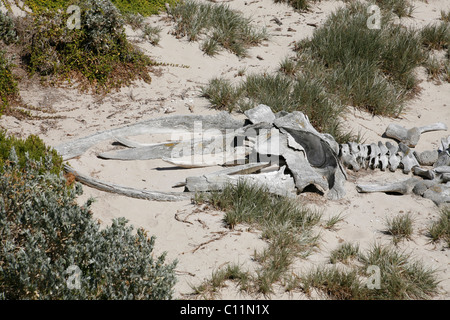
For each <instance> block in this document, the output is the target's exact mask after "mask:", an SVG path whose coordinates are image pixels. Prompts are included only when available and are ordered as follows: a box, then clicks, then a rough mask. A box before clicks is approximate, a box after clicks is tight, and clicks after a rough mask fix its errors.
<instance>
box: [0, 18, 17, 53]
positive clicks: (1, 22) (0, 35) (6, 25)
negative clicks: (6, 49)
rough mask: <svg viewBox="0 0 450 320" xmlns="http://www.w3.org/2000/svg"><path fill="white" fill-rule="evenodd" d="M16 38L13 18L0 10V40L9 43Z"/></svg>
mask: <svg viewBox="0 0 450 320" xmlns="http://www.w3.org/2000/svg"><path fill="white" fill-rule="evenodd" d="M17 40H18V38H17V32H16V27H15V23H14V20H13V18H11V17H10V16H9V15H8V14H4V13H3V12H1V11H0V41H3V42H4V43H5V44H7V45H8V44H11V43H14V42H16V41H17Z"/></svg>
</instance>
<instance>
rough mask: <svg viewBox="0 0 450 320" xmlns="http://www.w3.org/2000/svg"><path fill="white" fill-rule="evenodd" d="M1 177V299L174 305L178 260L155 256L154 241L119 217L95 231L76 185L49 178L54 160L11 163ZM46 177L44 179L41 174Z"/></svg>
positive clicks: (87, 205) (95, 223) (96, 226)
mask: <svg viewBox="0 0 450 320" xmlns="http://www.w3.org/2000/svg"><path fill="white" fill-rule="evenodd" d="M9 158H10V159H11V160H13V161H11V162H9V161H6V162H4V163H3V165H2V168H3V169H2V173H1V174H0V237H1V239H2V246H1V250H0V298H2V299H8V300H9V299H12V300H20V299H27V300H28V299H31V300H50V299H51V300H59V299H64V300H76V299H81V300H94V299H105V300H114V299H145V300H148V299H171V297H172V294H173V286H174V283H175V280H176V279H175V274H174V268H175V266H176V261H175V262H172V263H168V264H167V263H166V262H165V257H166V254H165V253H163V254H162V255H160V256H155V255H154V253H153V249H154V245H155V238H154V237H148V235H147V233H146V231H144V230H143V229H137V230H134V228H133V227H132V226H129V225H127V221H126V219H124V218H119V219H115V220H113V222H112V224H111V225H108V226H106V227H105V226H103V227H101V226H100V223H99V222H98V221H97V220H95V219H93V217H92V212H91V210H90V205H91V203H92V201H93V199H89V200H88V201H87V202H86V203H85V204H84V205H81V206H80V205H78V204H77V202H76V197H77V196H78V195H80V194H81V193H82V188H81V185H79V184H76V185H75V187H74V188H67V187H66V183H67V181H66V179H65V178H64V177H63V176H62V175H61V174H59V175H58V174H55V173H51V172H50V171H51V170H52V161H51V159H50V158H51V157H50V156H49V157H47V158H46V161H42V162H40V161H34V160H31V159H29V160H28V161H27V163H26V164H25V166H26V170H22V169H21V167H20V166H19V165H18V164H17V162H16V161H14V158H16V156H15V155H14V154H12V155H11V156H10V157H9ZM42 172H44V173H42Z"/></svg>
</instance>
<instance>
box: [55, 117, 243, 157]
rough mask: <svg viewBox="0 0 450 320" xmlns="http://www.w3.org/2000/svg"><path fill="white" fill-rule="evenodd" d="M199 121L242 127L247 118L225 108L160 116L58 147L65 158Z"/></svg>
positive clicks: (178, 129)
mask: <svg viewBox="0 0 450 320" xmlns="http://www.w3.org/2000/svg"><path fill="white" fill-rule="evenodd" d="M196 123H201V124H202V129H203V130H208V129H218V130H226V129H239V128H242V127H243V126H244V120H236V119H234V118H233V117H232V116H231V114H230V113H228V112H226V111H223V112H220V113H218V114H215V115H206V116H203V115H189V116H184V115H174V116H167V117H162V118H157V119H150V120H146V121H142V122H139V123H136V124H131V125H127V126H124V127H121V128H114V129H110V130H106V131H101V132H97V133H94V134H92V135H89V136H87V137H83V138H79V139H75V140H71V141H67V142H64V143H62V144H60V145H58V146H56V147H55V150H56V151H57V152H58V153H59V154H60V155H61V156H62V158H63V160H68V159H71V158H75V157H77V156H80V155H82V154H83V153H85V152H86V151H87V150H88V149H89V148H91V147H92V146H94V145H95V144H97V143H99V142H101V141H105V140H108V139H115V137H119V136H122V137H130V136H138V135H142V134H157V133H165V134H172V133H175V132H181V133H184V132H192V131H193V130H194V126H195V124H196Z"/></svg>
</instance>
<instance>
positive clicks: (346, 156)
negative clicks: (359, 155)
mask: <svg viewBox="0 0 450 320" xmlns="http://www.w3.org/2000/svg"><path fill="white" fill-rule="evenodd" d="M340 159H341V161H342V164H343V165H344V166H346V167H348V168H350V169H353V170H355V171H356V172H358V171H359V169H360V166H359V164H358V162H357V160H356V155H355V154H353V153H352V152H351V151H350V146H349V145H348V144H343V145H341V155H340Z"/></svg>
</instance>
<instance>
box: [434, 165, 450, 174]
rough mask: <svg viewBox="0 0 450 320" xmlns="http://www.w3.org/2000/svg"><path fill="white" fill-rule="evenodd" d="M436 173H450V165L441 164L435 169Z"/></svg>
mask: <svg viewBox="0 0 450 320" xmlns="http://www.w3.org/2000/svg"><path fill="white" fill-rule="evenodd" d="M433 170H434V171H435V172H436V173H450V166H440V167H436V168H434V169H433Z"/></svg>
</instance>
